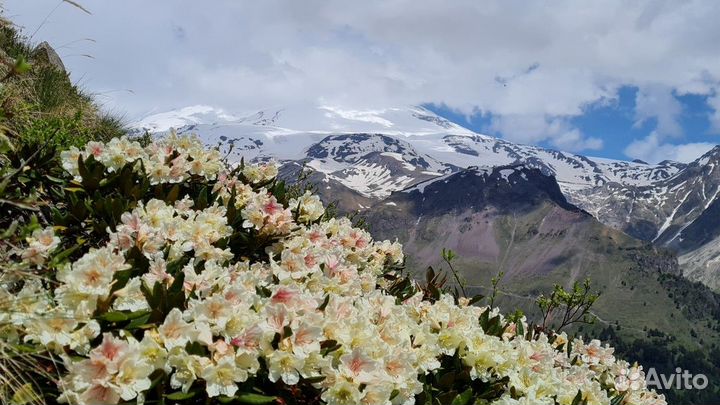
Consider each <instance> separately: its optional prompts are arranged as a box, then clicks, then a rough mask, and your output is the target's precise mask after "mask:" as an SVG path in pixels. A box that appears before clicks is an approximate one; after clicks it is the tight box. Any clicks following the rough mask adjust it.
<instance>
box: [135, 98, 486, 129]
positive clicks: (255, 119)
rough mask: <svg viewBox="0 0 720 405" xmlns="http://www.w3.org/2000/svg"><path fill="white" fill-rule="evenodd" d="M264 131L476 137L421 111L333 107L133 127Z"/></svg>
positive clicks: (186, 113)
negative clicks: (219, 128)
mask: <svg viewBox="0 0 720 405" xmlns="http://www.w3.org/2000/svg"><path fill="white" fill-rule="evenodd" d="M192 125H205V126H239V127H246V128H247V127H262V128H264V129H265V131H266V132H267V133H268V134H287V133H303V132H304V133H307V132H311V133H324V134H351V133H383V134H387V135H395V136H402V135H422V134H435V133H444V134H456V135H466V136H471V135H474V133H473V132H472V131H470V130H468V129H466V128H463V127H462V126H460V125H457V124H454V123H452V122H450V121H448V120H446V119H444V118H442V117H439V116H437V115H436V114H434V113H433V112H431V111H429V110H427V109H426V108H423V107H417V106H414V107H407V108H385V109H376V110H355V109H346V108H340V107H334V106H307V105H302V106H293V107H284V108H271V109H266V110H260V111H255V112H240V113H232V114H230V113H228V112H226V111H225V110H223V109H219V108H213V107H209V106H205V105H196V106H191V107H185V108H181V109H179V110H174V111H169V112H164V113H159V114H153V115H150V116H148V117H146V118H143V119H142V120H140V121H138V122H136V123H134V124H132V125H131V128H132V129H133V130H135V131H145V130H147V131H149V132H153V133H154V132H164V131H168V130H169V129H170V128H174V129H177V130H180V129H182V128H184V127H187V126H192Z"/></svg>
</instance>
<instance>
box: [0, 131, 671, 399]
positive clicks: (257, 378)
mask: <svg viewBox="0 0 720 405" xmlns="http://www.w3.org/2000/svg"><path fill="white" fill-rule="evenodd" d="M61 163H62V167H63V168H64V169H65V170H66V171H67V172H68V173H69V175H66V176H65V177H63V178H62V179H61V181H62V182H63V184H57V185H54V186H51V187H52V188H54V189H57V192H58V193H64V194H63V200H62V201H55V202H56V203H55V204H53V205H51V206H48V207H46V208H44V210H45V211H43V210H41V211H40V212H41V213H43V212H44V213H45V214H46V215H43V216H42V218H40V219H36V220H33V221H29V222H28V223H27V224H26V225H24V226H22V227H20V228H19V230H18V232H19V233H18V234H17V235H16V236H7V238H8V239H7V241H8V243H7V244H6V245H5V248H6V255H7V256H8V258H9V264H8V265H7V266H6V268H5V269H4V271H3V273H2V279H0V327H2V330H3V332H2V333H1V334H0V336H2V339H3V344H4V346H5V347H8V348H10V349H9V350H12V351H13V353H25V356H28V355H29V356H31V358H32V361H34V362H35V364H36V365H37V367H36V369H38V370H44V371H45V372H44V373H41V372H38V373H36V374H35V375H33V376H29V377H28V379H27V380H28V381H30V382H32V381H33V380H34V381H35V384H34V385H33V384H30V385H28V384H25V385H22V388H21V389H20V390H19V391H17V392H14V393H10V394H12V395H15V396H16V397H17V396H20V397H32V396H33V395H34V394H33V393H35V394H37V397H40V398H42V399H44V400H45V401H50V402H53V401H59V402H68V403H72V404H75V403H83V404H99V403H102V404H111V403H119V402H125V401H135V402H138V403H140V402H147V403H157V402H159V403H193V404H195V403H197V404H201V403H210V402H212V401H219V402H221V403H279V404H283V403H284V404H286V403H318V402H324V403H328V404H411V403H422V404H438V403H439V404H451V403H452V404H470V403H476V404H483V403H500V404H554V403H558V404H567V405H571V404H572V405H575V404H583V403H585V404H609V403H610V402H611V401H612V403H614V404H617V403H628V404H630V403H632V404H663V403H664V400H663V398H662V396H658V395H656V394H655V393H654V392H651V391H648V390H646V389H645V387H644V386H643V384H642V383H641V381H643V380H642V379H638V378H636V377H637V376H641V375H642V370H641V367H639V366H637V365H630V364H628V363H627V362H624V361H622V360H616V359H615V357H614V356H613V349H612V348H610V347H607V346H603V345H601V343H600V342H599V341H597V340H593V341H591V342H589V343H585V342H583V341H582V340H579V339H573V340H569V339H568V337H567V335H565V334H564V333H562V334H556V333H543V332H539V331H536V330H534V329H531V328H528V326H527V324H526V323H525V321H524V319H523V318H519V317H512V319H510V318H505V317H503V316H502V315H500V314H499V313H498V311H497V309H490V308H489V307H481V306H477V305H475V302H474V301H475V300H471V299H468V298H465V297H462V296H457V295H451V294H448V293H445V292H443V291H439V290H437V289H435V288H429V287H427V286H425V287H422V286H420V285H418V284H417V283H416V282H414V281H412V280H410V279H408V278H406V277H404V276H403V275H402V273H401V267H402V263H403V254H402V249H401V246H400V245H399V244H397V243H393V242H390V241H374V240H373V239H372V237H371V236H370V234H368V233H367V232H366V231H364V230H362V229H358V228H355V227H353V226H352V224H351V222H350V221H349V220H348V219H345V218H339V219H338V218H330V217H329V216H328V215H327V214H326V213H325V210H324V207H323V206H322V204H321V203H320V200H319V199H318V197H316V196H314V195H312V194H311V193H308V192H303V191H302V190H298V189H289V188H287V187H285V185H284V184H283V183H282V182H280V181H278V180H277V179H276V178H275V176H276V174H277V168H276V167H275V166H273V165H271V164H264V165H259V166H257V165H245V164H241V165H239V166H237V167H228V166H226V165H225V164H224V163H223V162H222V160H221V159H220V155H219V153H218V152H217V151H215V150H205V149H204V148H203V147H202V145H201V144H200V143H199V141H198V140H196V139H194V138H190V137H175V136H170V137H169V138H168V139H165V140H162V141H158V142H156V143H151V144H149V145H147V146H145V147H143V146H141V145H140V144H139V143H138V142H134V141H131V140H128V139H126V138H121V139H118V138H116V139H113V140H111V141H110V142H108V143H97V142H90V143H88V144H87V145H86V146H85V147H84V148H83V150H79V149H77V148H71V149H70V150H68V151H65V152H63V153H62V162H61ZM435 278H436V277H435V276H434V275H433V277H431V278H430V279H435ZM428 283H430V281H429V282H428ZM518 318H519V319H518ZM5 364H7V363H5ZM53 376H57V378H55V377H53ZM629 377H632V378H629ZM29 387H34V388H33V389H30V388H29Z"/></svg>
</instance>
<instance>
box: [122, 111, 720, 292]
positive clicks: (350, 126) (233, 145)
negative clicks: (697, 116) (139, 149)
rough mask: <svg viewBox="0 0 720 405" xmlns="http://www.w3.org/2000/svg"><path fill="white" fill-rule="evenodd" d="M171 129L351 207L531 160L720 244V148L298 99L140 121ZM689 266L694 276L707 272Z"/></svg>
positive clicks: (671, 234) (627, 213)
mask: <svg viewBox="0 0 720 405" xmlns="http://www.w3.org/2000/svg"><path fill="white" fill-rule="evenodd" d="M170 128H175V129H176V130H177V131H178V132H180V133H188V132H191V133H197V134H198V135H199V136H200V137H201V138H202V139H203V140H204V142H205V143H206V144H208V145H210V146H218V147H219V148H220V149H221V150H222V151H224V152H225V153H227V154H228V158H229V159H230V160H235V161H239V159H240V158H244V159H246V160H266V159H274V160H277V161H279V162H282V163H283V164H285V165H292V166H293V167H295V168H297V167H299V165H304V166H305V167H308V168H311V169H313V170H314V171H316V173H317V174H316V177H315V179H316V181H318V182H319V184H321V185H323V184H324V187H325V188H326V189H327V190H326V194H327V195H332V194H333V193H334V192H339V191H337V189H338V188H343V190H342V193H341V194H342V195H345V196H347V195H348V193H356V194H357V195H356V196H353V197H352V198H346V199H347V201H350V202H347V203H346V204H345V205H344V208H345V209H346V210H353V209H365V208H367V207H368V206H369V205H371V204H373V202H378V201H380V200H382V199H385V198H387V197H388V196H390V195H391V194H392V193H394V192H398V191H402V190H405V189H408V188H411V187H414V186H418V185H421V184H423V183H427V182H428V181H433V179H439V178H443V177H445V176H447V175H449V174H452V173H455V172H458V171H460V170H462V169H465V168H468V167H498V166H513V165H523V166H524V167H527V168H530V169H539V170H540V172H541V173H543V174H544V175H547V176H552V177H554V178H555V180H556V181H557V183H558V185H559V188H560V190H561V191H562V193H563V194H564V196H565V198H566V199H567V200H568V201H569V202H570V203H572V204H574V205H576V206H578V207H580V208H582V209H584V210H585V211H587V212H589V213H590V214H592V215H593V216H595V217H596V218H597V219H598V220H599V221H600V222H602V223H604V224H606V225H609V226H611V227H613V228H616V229H619V230H622V231H624V232H626V233H628V234H629V235H631V236H634V237H636V238H639V239H642V240H646V241H652V242H655V243H656V244H659V245H664V246H670V247H672V248H674V249H676V250H677V251H679V252H680V253H684V254H689V253H690V252H692V251H694V250H696V249H698V248H700V247H701V246H704V245H706V244H707V243H720V238H719V239H715V238H718V237H720V225H718V229H717V230H715V229H714V228H713V230H712V231H708V230H707V229H706V228H705V227H700V226H697V225H696V226H693V225H692V224H693V222H694V221H696V220H698V219H699V218H700V219H701V216H702V214H703V212H705V211H706V210H708V208H710V207H711V205H712V204H713V203H714V202H715V201H717V199H718V196H719V195H720V147H718V148H716V149H714V150H712V151H710V152H708V153H707V154H706V155H704V156H703V157H701V158H699V159H698V160H696V161H695V162H692V163H689V164H684V163H678V162H671V161H665V162H661V163H660V164H655V165H652V164H646V163H644V162H627V161H619V160H611V159H605V158H596V157H588V156H582V155H578V154H574V153H567V152H560V151H555V150H551V149H546V148H542V147H537V146H529V145H521V144H515V143H512V142H508V141H505V140H502V139H498V138H495V137H491V136H487V135H482V134H478V133H475V132H473V131H471V130H469V129H467V128H464V127H462V126H460V125H457V124H455V123H452V122H450V121H448V120H446V119H444V118H442V117H439V116H437V115H435V114H434V113H432V112H431V111H429V110H427V109H425V108H422V107H409V108H388V109H377V110H348V109H341V108H337V107H330V106H317V107H316V106H293V107H287V108H279V109H267V110H262V111H257V112H246V113H234V112H233V113H228V112H226V111H223V110H220V109H214V108H211V107H207V106H194V107H187V108H183V109H179V110H175V111H171V112H166V113H161V114H155V115H151V116H149V117H147V118H145V119H143V120H141V121H138V122H137V123H136V124H134V125H133V126H132V130H133V131H134V132H136V133H140V132H145V131H149V132H152V133H163V132H166V131H168V130H169V129H170ZM293 170H294V169H293ZM321 188H322V187H321ZM704 222H707V221H704ZM700 230H701V231H700ZM693 232H694V233H698V232H702V233H703V234H704V233H708V232H709V234H710V236H708V237H699V236H698V235H695V234H692V233H693ZM689 240H692V241H697V240H700V241H702V242H693V243H689V242H687V241H689ZM712 241H714V242H712ZM706 250H707V249H706ZM685 262H686V263H696V262H697V260H695V261H693V260H689V259H688V260H686V261H685ZM690 267H692V265H691V264H688V268H690ZM687 271H688V274H693V275H696V274H698V271H700V270H698V269H696V268H694V267H693V268H692V269H689V270H687ZM702 271H703V272H708V271H711V272H712V271H714V270H702ZM694 278H695V279H703V277H699V276H694Z"/></svg>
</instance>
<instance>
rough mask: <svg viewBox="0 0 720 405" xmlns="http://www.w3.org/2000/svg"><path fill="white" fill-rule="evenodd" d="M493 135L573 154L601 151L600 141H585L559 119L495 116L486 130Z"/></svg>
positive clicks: (592, 139) (578, 133) (575, 130)
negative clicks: (538, 144)
mask: <svg viewBox="0 0 720 405" xmlns="http://www.w3.org/2000/svg"><path fill="white" fill-rule="evenodd" d="M488 129H489V130H490V131H491V132H492V133H497V134H502V135H503V137H504V138H506V139H509V140H511V141H515V142H521V143H540V142H545V141H547V142H550V143H551V144H552V145H553V146H554V147H556V148H559V149H562V150H566V151H570V152H575V151H581V150H598V149H602V147H603V141H602V139H598V138H592V137H591V138H586V137H584V136H583V135H582V134H581V133H580V131H579V130H578V129H576V128H574V127H573V126H572V124H570V123H569V122H568V120H567V119H565V118H562V117H549V116H547V115H539V114H536V115H530V114H515V115H512V114H511V115H497V116H493V117H492V118H491V122H490V126H489V128H488Z"/></svg>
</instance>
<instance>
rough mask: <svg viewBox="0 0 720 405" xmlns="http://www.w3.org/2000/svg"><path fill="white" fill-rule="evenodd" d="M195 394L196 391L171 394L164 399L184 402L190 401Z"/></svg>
mask: <svg viewBox="0 0 720 405" xmlns="http://www.w3.org/2000/svg"><path fill="white" fill-rule="evenodd" d="M196 394H197V391H189V392H182V391H178V392H173V393H172V394H168V395H166V396H165V398H167V399H169V400H171V401H184V400H186V399H190V398H192V397H194V396H195V395H196Z"/></svg>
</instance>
